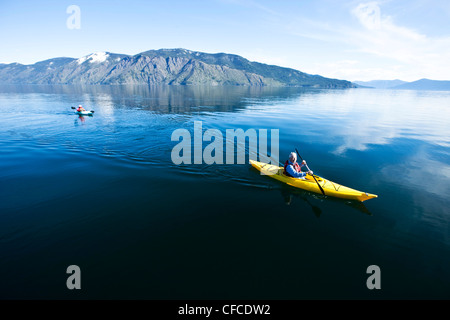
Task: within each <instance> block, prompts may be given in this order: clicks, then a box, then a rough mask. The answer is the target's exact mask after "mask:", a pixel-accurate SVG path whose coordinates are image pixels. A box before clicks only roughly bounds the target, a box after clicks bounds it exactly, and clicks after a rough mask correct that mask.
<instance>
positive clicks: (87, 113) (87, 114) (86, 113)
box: [75, 111, 94, 116]
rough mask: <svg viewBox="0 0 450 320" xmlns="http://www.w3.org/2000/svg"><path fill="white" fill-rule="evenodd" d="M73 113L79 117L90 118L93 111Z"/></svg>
mask: <svg viewBox="0 0 450 320" xmlns="http://www.w3.org/2000/svg"><path fill="white" fill-rule="evenodd" d="M75 113H76V114H78V115H80V116H92V115H93V114H94V111H75Z"/></svg>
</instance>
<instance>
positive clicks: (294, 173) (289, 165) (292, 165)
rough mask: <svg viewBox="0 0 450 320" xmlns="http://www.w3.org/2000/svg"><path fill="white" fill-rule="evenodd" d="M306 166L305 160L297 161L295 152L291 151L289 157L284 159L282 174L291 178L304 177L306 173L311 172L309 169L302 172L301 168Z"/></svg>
mask: <svg viewBox="0 0 450 320" xmlns="http://www.w3.org/2000/svg"><path fill="white" fill-rule="evenodd" d="M305 166H306V161H305V160H303V161H302V163H301V164H298V163H297V154H296V153H295V152H291V154H290V155H289V159H288V160H286V162H285V164H284V174H285V175H287V176H288V177H292V178H300V179H304V178H305V177H306V174H308V173H309V174H311V175H312V174H313V172H312V171H311V170H309V171H308V172H303V171H302V168H303V167H305Z"/></svg>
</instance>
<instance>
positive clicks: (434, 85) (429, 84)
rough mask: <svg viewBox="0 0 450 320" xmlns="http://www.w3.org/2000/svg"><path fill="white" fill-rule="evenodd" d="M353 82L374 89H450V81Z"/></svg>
mask: <svg viewBox="0 0 450 320" xmlns="http://www.w3.org/2000/svg"><path fill="white" fill-rule="evenodd" d="M354 83H355V84H357V85H359V86H363V87H369V88H376V89H394V90H442V91H449V90H450V81H445V80H430V79H420V80H417V81H413V82H406V81H402V80H372V81H354Z"/></svg>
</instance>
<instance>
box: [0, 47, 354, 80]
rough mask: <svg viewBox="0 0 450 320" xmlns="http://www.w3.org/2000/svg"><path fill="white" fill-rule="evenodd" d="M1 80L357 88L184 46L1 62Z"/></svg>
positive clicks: (295, 71) (238, 57) (239, 57)
mask: <svg viewBox="0 0 450 320" xmlns="http://www.w3.org/2000/svg"><path fill="white" fill-rule="evenodd" d="M0 83H10V84H109V85H111V84H148V85H155V84H167V85H242V86H295V87H305V88H355V87H357V86H356V85H355V84H353V83H351V82H350V81H346V80H337V79H330V78H325V77H322V76H319V75H311V74H307V73H304V72H301V71H298V70H294V69H290V68H283V67H279V66H274V65H267V64H264V63H259V62H251V61H249V60H247V59H245V58H243V57H241V56H238V55H234V54H226V53H217V54H209V53H203V52H196V51H190V50H186V49H160V50H150V51H146V52H142V53H139V54H136V55H133V56H131V55H125V54H116V53H110V52H97V53H93V54H90V55H87V56H85V57H82V58H79V59H75V58H54V59H49V60H45V61H41V62H37V63H35V64H32V65H23V64H19V63H11V64H0Z"/></svg>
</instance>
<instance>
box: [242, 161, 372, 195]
mask: <svg viewBox="0 0 450 320" xmlns="http://www.w3.org/2000/svg"><path fill="white" fill-rule="evenodd" d="M250 164H251V165H252V166H253V167H254V168H256V169H258V170H259V171H261V172H262V173H263V174H265V175H268V176H269V177H271V178H273V179H276V180H279V181H281V182H284V183H286V184H288V185H290V186H293V187H295V188H300V189H304V190H307V191H311V192H315V193H320V194H322V192H321V191H320V188H319V186H318V185H317V183H316V181H314V179H313V177H312V176H310V175H307V176H306V177H305V179H298V178H292V177H288V176H287V175H285V174H284V173H283V172H284V168H283V167H279V166H274V165H271V164H268V163H263V162H258V161H253V160H250ZM314 177H315V178H316V180H317V182H318V183H319V184H320V186H321V187H322V189H323V190H324V192H325V195H327V196H332V197H337V198H343V199H350V200H358V201H361V202H363V201H366V200H369V199H373V198H377V197H378V196H377V195H375V194H370V193H366V192H362V191H358V190H355V189H351V188H348V187H345V186H342V185H340V184H338V183H335V182H333V181H330V180H327V179H324V178H322V177H319V176H316V175H314Z"/></svg>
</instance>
